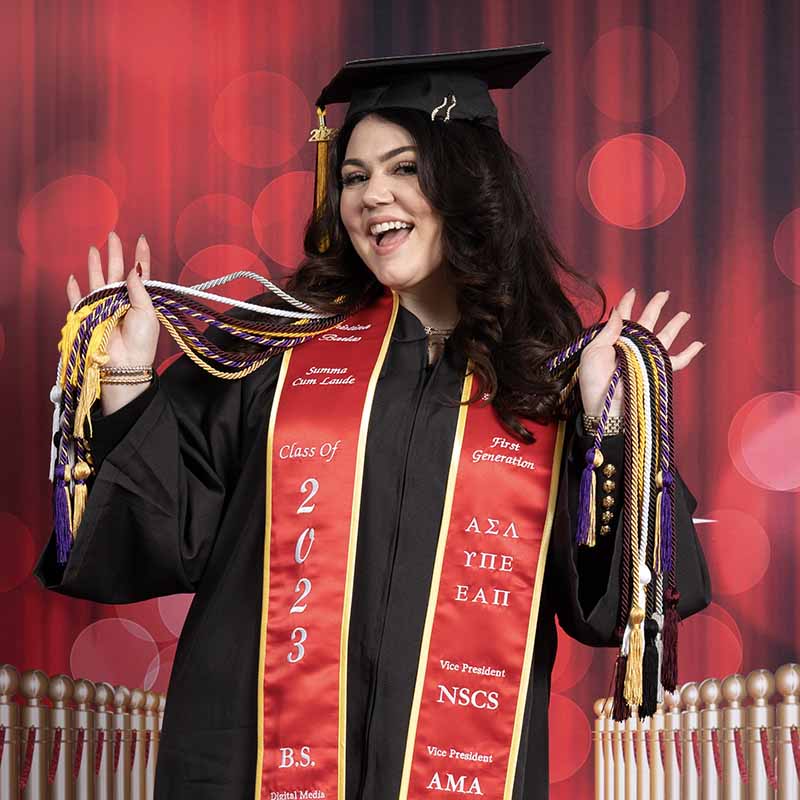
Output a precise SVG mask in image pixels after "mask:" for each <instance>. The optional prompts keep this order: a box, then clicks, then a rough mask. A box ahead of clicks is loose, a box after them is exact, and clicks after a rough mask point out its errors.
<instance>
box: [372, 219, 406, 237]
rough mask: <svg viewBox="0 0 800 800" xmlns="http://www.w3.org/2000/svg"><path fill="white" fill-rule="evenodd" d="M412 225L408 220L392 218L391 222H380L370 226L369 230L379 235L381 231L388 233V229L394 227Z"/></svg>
mask: <svg viewBox="0 0 800 800" xmlns="http://www.w3.org/2000/svg"><path fill="white" fill-rule="evenodd" d="M412 227H413V226H412V225H409V224H408V223H407V222H400V220H392V221H391V222H379V223H378V224H377V225H372V226H370V229H369V232H370V233H371V234H372V235H373V236H377V235H378V234H379V233H386V231H391V230H394V229H399V228H412Z"/></svg>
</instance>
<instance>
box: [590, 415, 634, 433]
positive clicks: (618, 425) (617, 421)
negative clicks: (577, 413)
mask: <svg viewBox="0 0 800 800" xmlns="http://www.w3.org/2000/svg"><path fill="white" fill-rule="evenodd" d="M599 424H600V417H596V416H594V414H584V415H583V430H584V431H585V433H586V435H587V436H594V435H595V434H596V433H597V426H598V425H599ZM624 430H625V427H624V425H623V418H622V417H608V418H607V419H606V427H605V434H606V435H607V436H616V435H617V434H620V433H622V432H623V431H624Z"/></svg>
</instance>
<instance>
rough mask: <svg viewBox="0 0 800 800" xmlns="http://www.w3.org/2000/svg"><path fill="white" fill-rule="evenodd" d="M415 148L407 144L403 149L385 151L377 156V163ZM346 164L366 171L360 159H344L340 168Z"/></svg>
mask: <svg viewBox="0 0 800 800" xmlns="http://www.w3.org/2000/svg"><path fill="white" fill-rule="evenodd" d="M416 149H417V148H416V147H415V146H414V145H413V144H407V145H404V146H403V147H395V148H394V150H387V151H386V152H385V153H384V154H383V155H382V156H378V161H380V162H381V163H383V162H384V161H388V160H389V159H390V158H394V157H395V156H399V155H400V153H405V151H406V150H416ZM348 164H352V165H353V166H355V167H363V168H365V169H366V166H367V165H366V164H365V163H364V162H363V161H362V160H361V159H360V158H346V159H345V160H344V161H342V166H343V167H346V166H347V165H348Z"/></svg>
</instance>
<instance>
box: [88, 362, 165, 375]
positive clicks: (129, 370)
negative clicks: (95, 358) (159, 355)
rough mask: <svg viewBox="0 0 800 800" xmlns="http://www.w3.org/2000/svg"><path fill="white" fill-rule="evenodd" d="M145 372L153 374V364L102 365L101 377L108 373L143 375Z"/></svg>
mask: <svg viewBox="0 0 800 800" xmlns="http://www.w3.org/2000/svg"><path fill="white" fill-rule="evenodd" d="M143 373H148V374H150V375H152V374H153V365H152V364H140V365H138V366H124V367H106V366H102V367H100V377H106V376H107V375H141V374H143Z"/></svg>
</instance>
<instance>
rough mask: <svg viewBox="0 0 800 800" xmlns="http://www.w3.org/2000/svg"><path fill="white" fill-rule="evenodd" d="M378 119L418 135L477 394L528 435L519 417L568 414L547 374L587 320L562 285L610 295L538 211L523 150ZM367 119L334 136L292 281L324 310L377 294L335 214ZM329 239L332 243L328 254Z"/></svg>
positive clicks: (405, 113) (395, 115)
mask: <svg viewBox="0 0 800 800" xmlns="http://www.w3.org/2000/svg"><path fill="white" fill-rule="evenodd" d="M378 115H379V116H380V117H382V118H383V119H386V120H388V121H389V122H393V123H396V124H397V125H400V126H402V127H403V128H405V130H407V131H408V133H409V134H410V136H411V137H412V138H413V140H414V142H415V144H416V147H417V170H418V174H419V184H420V189H421V191H422V192H423V193H424V195H425V196H426V198H427V199H428V202H429V203H430V204H431V206H432V207H433V209H435V210H436V211H437V212H438V213H439V214H440V215H441V216H442V219H443V233H442V252H443V259H444V263H443V265H442V266H443V268H445V269H447V270H448V277H449V280H450V282H451V284H452V285H453V286H454V287H455V290H456V298H457V304H458V309H459V312H460V320H459V323H458V326H457V327H456V330H455V331H454V333H453V337H452V338H453V344H454V345H455V346H457V347H460V348H461V350H462V351H463V352H464V353H465V354H466V355H467V357H468V358H469V359H470V360H471V361H472V364H473V365H474V372H475V375H476V377H477V383H478V389H477V392H476V395H475V397H476V398H480V397H481V396H482V395H484V394H488V396H489V398H490V401H491V403H492V404H493V405H494V407H495V408H496V410H497V412H498V414H499V416H500V418H501V420H502V421H503V424H504V425H505V426H506V428H508V429H509V431H511V432H513V433H514V434H516V435H517V436H519V437H521V438H522V439H524V440H530V438H531V436H530V432H529V431H528V429H527V428H526V427H525V426H524V424H523V422H521V418H523V417H525V418H529V419H532V420H535V421H536V422H542V423H546V422H549V421H551V420H553V419H554V418H557V417H559V416H561V415H562V413H561V411H560V408H559V394H560V392H561V390H562V389H563V388H564V386H563V379H556V378H554V377H553V376H551V375H550V374H549V372H548V371H547V369H546V367H545V362H546V360H547V359H548V357H550V356H551V355H553V354H554V353H555V352H557V351H558V350H560V349H561V348H563V347H565V346H566V345H567V344H569V342H570V341H572V340H573V339H574V338H575V337H576V336H577V335H578V334H579V333H580V331H581V329H582V327H583V325H582V324H581V319H580V317H579V314H578V312H577V310H576V308H575V306H574V305H573V303H572V302H571V301H570V300H569V298H568V297H567V295H566V293H565V291H564V288H563V287H562V284H561V281H562V280H564V279H566V280H567V281H569V282H570V283H572V284H573V286H578V287H583V289H584V290H586V289H588V291H589V292H590V293H591V294H592V296H593V297H594V298H599V301H600V307H601V311H600V314H601V316H602V314H604V313H605V307H606V300H605V295H604V294H603V292H602V290H601V289H600V287H599V286H597V284H596V283H594V282H593V281H591V280H589V279H587V278H585V277H584V276H582V275H581V274H580V273H578V272H577V271H575V270H574V269H573V268H571V267H570V266H569V265H568V264H567V263H566V261H565V259H564V258H563V256H562V255H561V253H560V252H559V250H558V248H557V247H556V245H555V244H554V242H553V240H552V239H551V237H550V235H549V234H548V232H547V230H546V227H545V225H544V223H543V221H542V219H541V218H540V216H539V214H538V212H537V210H536V207H535V205H534V202H533V199H532V196H531V191H530V189H529V182H528V179H527V175H526V172H525V170H524V168H523V167H522V165H521V161H520V159H519V157H518V156H517V155H516V154H515V153H514V152H513V151H512V150H511V148H510V147H509V146H508V145H507V144H506V143H505V141H504V140H503V138H502V137H501V136H500V133H499V132H498V131H496V130H494V129H492V128H489V127H487V126H485V125H479V124H476V123H473V122H465V121H460V120H450V121H448V122H447V123H444V122H431V120H430V119H429V118H428V117H427V115H426V114H424V113H423V112H420V111H413V110H409V109H397V110H394V109H392V110H382V111H381V112H380V113H379V114H378ZM361 118H363V115H362V117H358V116H356V117H354V118H353V119H351V120H348V121H347V123H346V124H345V125H344V126H343V127H342V129H341V130H340V131H339V133H338V135H337V136H336V138H335V139H334V145H333V146H332V147H331V148H330V153H329V160H328V190H327V195H326V197H325V200H324V203H323V206H322V208H321V209H320V213H319V214H318V216H317V217H316V218H314V217H312V219H311V220H310V221H309V224H308V226H307V228H306V233H305V241H304V245H305V251H306V255H307V259H306V260H305V261H304V262H303V263H302V264H301V265H300V266H299V267H298V269H297V270H296V271H295V272H294V274H293V275H292V276H291V277H290V279H289V281H288V284H287V289H288V290H289V291H290V292H292V293H293V294H295V295H297V296H299V297H302V298H303V299H304V300H306V301H307V302H309V303H311V304H313V305H315V306H317V307H318V308H320V309H321V310H329V311H334V310H335V311H339V312H340V311H341V310H342V306H341V305H336V304H334V300H335V298H340V297H341V296H342V295H344V296H346V297H347V298H348V303H352V304H353V305H355V304H356V303H358V302H363V301H364V300H367V301H368V300H369V298H370V297H371V296H372V295H377V294H378V293H379V292H380V291H381V287H380V286H379V285H378V283H377V281H376V280H375V278H374V276H373V275H372V273H371V272H370V271H369V269H368V268H367V267H366V265H365V264H364V263H363V262H362V260H361V258H360V257H359V256H358V255H357V253H356V251H355V249H354V248H353V245H352V243H351V242H350V238H349V236H348V234H347V231H346V230H345V228H344V225H343V223H342V219H341V216H340V214H339V198H340V194H341V175H340V167H341V164H342V161H343V160H344V156H345V151H346V149H347V143H348V140H349V138H350V135H351V133H352V131H353V128H354V127H355V125H356V124H357V123H358V122H359V120H360V119H361ZM323 240H327V242H328V247H327V250H325V252H324V253H321V252H320V249H319V243H320V242H321V241H323Z"/></svg>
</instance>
